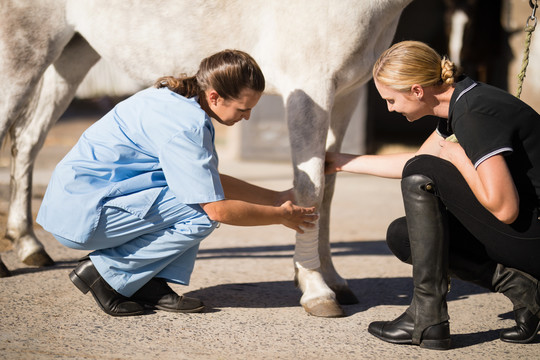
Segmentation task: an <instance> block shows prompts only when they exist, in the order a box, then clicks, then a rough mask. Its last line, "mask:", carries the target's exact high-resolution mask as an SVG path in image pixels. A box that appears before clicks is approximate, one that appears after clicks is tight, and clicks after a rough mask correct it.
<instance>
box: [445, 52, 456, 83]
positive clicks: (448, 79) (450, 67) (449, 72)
mask: <svg viewBox="0 0 540 360" xmlns="http://www.w3.org/2000/svg"><path fill="white" fill-rule="evenodd" d="M455 75H456V65H454V63H453V62H451V61H450V60H449V59H448V58H447V57H446V56H445V57H443V59H442V60H441V80H442V82H443V83H445V84H448V85H452V84H453V83H454V82H455V79H454V77H455Z"/></svg>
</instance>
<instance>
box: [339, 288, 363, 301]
mask: <svg viewBox="0 0 540 360" xmlns="http://www.w3.org/2000/svg"><path fill="white" fill-rule="evenodd" d="M334 293H335V294H336V300H337V302H338V303H339V304H340V305H353V304H358V303H359V301H358V298H357V297H356V295H354V293H353V292H352V291H351V290H349V288H343V289H338V290H334Z"/></svg>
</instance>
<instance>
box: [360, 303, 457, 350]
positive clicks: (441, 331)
mask: <svg viewBox="0 0 540 360" xmlns="http://www.w3.org/2000/svg"><path fill="white" fill-rule="evenodd" d="M413 330H414V320H413V319H412V317H411V316H409V314H408V313H407V312H404V313H403V314H401V316H399V317H398V318H396V319H395V320H392V321H375V322H372V323H371V324H369V327H368V331H369V333H370V334H372V335H374V336H376V337H378V338H379V339H381V340H384V341H387V342H390V343H393V344H412V334H413ZM420 347H421V348H426V349H433V350H448V349H449V348H450V325H449V323H448V321H445V322H442V323H440V324H437V325H433V326H430V327H428V328H426V329H425V330H424V332H423V333H422V339H421V341H420Z"/></svg>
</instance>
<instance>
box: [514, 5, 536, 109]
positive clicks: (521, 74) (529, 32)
mask: <svg viewBox="0 0 540 360" xmlns="http://www.w3.org/2000/svg"><path fill="white" fill-rule="evenodd" d="M530 4H531V7H532V8H533V13H532V15H531V16H530V17H529V18H528V19H527V24H526V26H525V29H524V31H525V32H526V33H527V35H526V37H525V50H524V51H523V61H522V63H521V71H520V72H519V74H518V89H517V93H516V97H517V98H518V99H519V98H520V96H521V91H522V90H523V80H524V79H525V72H526V71H527V66H528V65H529V52H530V47H531V37H532V33H533V31H534V29H535V28H536V22H537V18H536V17H535V13H536V6H537V5H536V4H535V5H533V3H532V0H531V1H530ZM529 20H533V21H534V23H533V24H532V25H529Z"/></svg>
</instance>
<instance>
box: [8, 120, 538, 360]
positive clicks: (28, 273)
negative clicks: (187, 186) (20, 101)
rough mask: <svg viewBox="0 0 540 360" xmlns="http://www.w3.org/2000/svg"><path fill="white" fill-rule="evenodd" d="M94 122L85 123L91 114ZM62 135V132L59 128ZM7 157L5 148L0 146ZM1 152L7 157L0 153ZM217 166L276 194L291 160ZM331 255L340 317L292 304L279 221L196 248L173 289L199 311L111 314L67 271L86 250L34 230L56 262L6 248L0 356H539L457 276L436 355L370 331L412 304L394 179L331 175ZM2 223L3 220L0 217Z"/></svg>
mask: <svg viewBox="0 0 540 360" xmlns="http://www.w3.org/2000/svg"><path fill="white" fill-rule="evenodd" d="M90 121H91V119H90ZM89 123H90V122H89V121H88V120H85V119H82V120H70V121H62V122H60V123H59V124H58V125H57V126H56V127H55V128H54V130H53V132H52V133H51V135H50V136H49V138H48V141H47V144H46V146H45V149H44V150H43V151H42V152H41V154H40V157H39V159H38V164H37V168H36V171H35V177H34V182H35V186H34V187H35V196H34V209H33V210H34V213H35V211H36V210H37V208H38V206H39V203H40V199H41V195H42V194H43V191H44V187H45V184H46V183H47V180H48V178H49V176H50V171H51V168H52V167H53V166H54V164H55V163H56V162H57V161H58V159H59V157H61V156H62V154H63V153H65V151H67V149H69V147H70V146H71V145H72V144H73V141H74V139H75V138H76V137H77V136H78V134H79V133H80V131H82V129H84V128H85V127H86V126H88V124H89ZM66 134H67V135H66ZM4 152H5V149H4ZM4 155H5V154H4ZM6 160H7V159H6V157H5V156H4V157H2V158H0V165H2V166H3V167H2V168H1V169H0V180H1V181H0V190H1V191H0V215H1V216H2V217H5V213H6V210H7V206H8V204H7V184H8V179H9V177H8V168H6V167H5V166H7V162H6ZM221 160H222V172H224V173H228V174H231V175H235V176H238V177H241V178H243V179H246V180H248V181H251V182H254V183H257V184H260V185H263V186H267V187H271V188H274V189H285V188H287V187H289V186H291V183H292V177H291V169H290V165H289V164H285V163H254V162H238V161H232V160H230V159H228V158H227V156H226V154H225V155H222V159H221ZM332 211H333V214H332V216H333V217H332V225H331V226H332V228H331V233H332V238H333V252H334V262H335V265H336V267H337V269H338V270H339V272H340V273H341V275H342V276H344V277H346V278H347V279H349V284H350V287H351V289H352V290H353V291H354V292H355V293H356V294H357V296H358V298H359V300H360V302H359V303H358V304H357V305H352V306H347V307H345V312H346V314H347V317H345V318H340V319H324V318H317V317H312V316H308V315H307V314H306V313H305V312H304V310H303V309H302V307H301V306H300V305H299V303H298V302H299V298H300V293H299V291H298V290H297V289H295V287H294V285H293V282H292V279H293V265H292V255H293V251H294V234H293V232H292V231H291V230H289V229H286V228H281V227H278V226H269V227H254V228H240V227H230V226H225V225H222V226H221V227H220V228H219V229H217V230H216V231H215V232H214V234H212V236H211V237H210V238H208V239H207V240H205V241H204V242H203V244H202V246H201V251H200V254H199V259H198V261H197V263H196V267H195V271H194V274H193V277H192V282H191V285H190V286H188V287H181V286H175V285H173V288H174V289H175V290H176V291H178V292H185V293H187V294H188V295H190V296H195V297H200V298H202V299H203V300H204V302H205V303H206V304H207V306H208V311H206V312H205V313H202V314H190V315H177V314H171V313H166V312H161V311H158V312H154V313H150V314H147V315H144V316H140V317H131V318H114V317H110V316H108V315H106V314H105V313H103V312H102V311H101V310H100V309H99V308H98V307H97V306H96V304H95V303H94V300H93V299H92V297H91V295H90V294H87V295H83V294H82V293H80V292H79V291H78V290H77V289H76V288H75V287H74V286H73V285H72V284H71V282H70V281H69V279H68V274H69V272H70V271H71V269H72V268H73V267H74V266H75V264H76V260H77V259H78V258H79V257H81V256H82V255H84V253H83V252H80V251H76V250H70V249H66V248H64V247H62V246H60V245H59V244H58V243H57V242H56V241H55V240H54V239H53V238H52V237H51V236H50V235H49V234H47V233H46V232H44V231H43V230H42V229H41V228H40V227H39V226H37V228H36V232H37V234H38V236H39V237H40V239H42V241H43V243H44V245H45V247H46V249H47V251H48V252H49V254H50V255H51V256H52V257H53V258H54V260H55V261H56V265H55V266H53V267H49V268H42V269H37V268H31V267H26V266H24V265H22V264H21V263H20V262H18V261H17V259H16V257H15V254H14V252H13V251H12V250H9V247H7V246H6V244H4V247H3V250H4V252H3V253H2V254H1V256H2V259H3V260H4V262H5V263H6V265H7V266H8V268H9V269H10V270H11V271H12V272H13V276H12V277H10V278H4V279H1V280H0V358H1V359H145V360H146V359H323V358H324V359H424V358H425V359H472V358H475V359H537V358H539V357H540V345H539V343H538V342H536V343H534V344H528V345H514V344H507V343H503V342H501V341H500V340H498V334H499V330H500V329H501V328H504V327H509V326H511V325H512V324H513V321H512V320H511V314H510V313H509V311H510V309H511V305H510V302H509V301H508V300H506V299H505V298H504V297H503V296H502V295H500V294H490V293H486V292H485V291H483V290H482V289H480V288H478V287H475V286H473V285H468V284H466V283H463V282H459V281H454V282H453V283H452V290H451V292H450V294H449V297H448V300H449V303H448V306H449V311H450V315H451V329H452V342H453V345H452V349H451V350H449V351H445V352H439V351H432V350H423V349H420V348H418V347H413V346H399V345H391V344H387V343H385V342H382V341H380V340H378V339H376V338H374V337H373V336H371V335H370V334H369V333H368V332H367V331H366V329H367V326H368V324H369V323H370V322H372V321H375V320H391V319H393V318H395V317H397V316H398V315H400V314H401V313H402V312H403V311H404V310H405V309H406V307H407V305H408V304H409V303H410V300H411V287H412V280H411V268H410V267H409V266H408V265H405V264H402V263H400V262H399V261H398V260H397V259H395V258H394V257H393V256H391V254H390V253H389V250H388V249H387V247H386V245H385V243H384V236H385V229H386V226H387V225H388V223H389V222H390V221H391V220H392V219H394V218H395V217H397V216H401V215H402V214H403V209H402V204H401V197H400V192H399V182H398V181H395V180H381V179H377V178H374V177H367V176H354V175H345V174H340V175H339V177H338V182H337V189H336V194H335V198H334V203H333V208H332ZM2 223H3V222H2Z"/></svg>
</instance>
